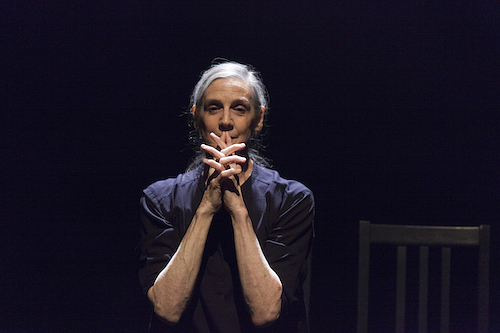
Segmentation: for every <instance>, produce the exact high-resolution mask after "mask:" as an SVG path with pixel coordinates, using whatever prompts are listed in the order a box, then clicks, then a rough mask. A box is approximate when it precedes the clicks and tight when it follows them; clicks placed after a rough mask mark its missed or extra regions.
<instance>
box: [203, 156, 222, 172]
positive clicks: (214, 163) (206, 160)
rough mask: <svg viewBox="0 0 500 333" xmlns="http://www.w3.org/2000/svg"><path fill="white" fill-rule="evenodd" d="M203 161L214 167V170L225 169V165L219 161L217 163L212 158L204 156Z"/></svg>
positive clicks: (220, 170)
mask: <svg viewBox="0 0 500 333" xmlns="http://www.w3.org/2000/svg"><path fill="white" fill-rule="evenodd" d="M203 163H205V164H206V165H208V166H209V167H211V168H213V169H215V171H216V172H222V171H224V170H226V167H225V166H223V165H221V164H220V163H217V162H216V161H215V160H212V159H210V158H204V159H203Z"/></svg>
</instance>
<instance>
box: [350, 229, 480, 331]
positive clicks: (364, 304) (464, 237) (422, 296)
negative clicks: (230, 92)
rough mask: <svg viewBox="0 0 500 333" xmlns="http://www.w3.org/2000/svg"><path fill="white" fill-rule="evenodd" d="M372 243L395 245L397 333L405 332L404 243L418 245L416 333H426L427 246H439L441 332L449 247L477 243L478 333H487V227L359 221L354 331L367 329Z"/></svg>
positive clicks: (446, 311) (446, 312)
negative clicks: (355, 324)
mask: <svg viewBox="0 0 500 333" xmlns="http://www.w3.org/2000/svg"><path fill="white" fill-rule="evenodd" d="M371 244H391V245H395V246H397V273H396V275H397V276H396V294H397V295H396V330H395V331H396V333H403V332H404V331H405V310H406V307H405V303H406V299H405V298H406V289H405V288H406V251H407V246H411V245H414V246H419V248H420V258H419V305H418V332H419V333H426V332H427V319H428V318H427V314H428V310H427V303H428V275H429V272H428V271H429V268H428V266H429V247H430V246H439V247H441V305H440V306H441V311H440V312H441V313H440V325H441V333H448V332H449V327H450V325H449V324H450V266H451V263H450V258H451V247H455V246H477V247H478V248H479V279H478V280H479V281H478V284H479V289H478V291H479V295H478V300H479V302H478V303H479V304H478V332H479V333H486V332H488V319H489V317H488V316H489V251H490V226H489V225H480V226H476V227H451V226H444V227H440V226H417V225H388V224H371V223H370V222H369V221H360V224H359V276H358V322H357V332H358V333H366V332H368V290H369V264H370V245H371Z"/></svg>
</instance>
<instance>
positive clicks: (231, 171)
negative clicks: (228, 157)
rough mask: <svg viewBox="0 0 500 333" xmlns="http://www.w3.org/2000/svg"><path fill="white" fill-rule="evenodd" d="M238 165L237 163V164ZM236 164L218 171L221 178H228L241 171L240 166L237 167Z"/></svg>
mask: <svg viewBox="0 0 500 333" xmlns="http://www.w3.org/2000/svg"><path fill="white" fill-rule="evenodd" d="M238 166H239V165H238ZM238 166H235V167H232V168H229V169H227V170H224V171H222V172H221V173H220V175H221V177H223V178H229V177H231V176H237V175H239V174H240V173H241V167H239V168H238Z"/></svg>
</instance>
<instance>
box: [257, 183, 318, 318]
mask: <svg viewBox="0 0 500 333" xmlns="http://www.w3.org/2000/svg"><path fill="white" fill-rule="evenodd" d="M282 195H283V197H282V202H281V207H280V209H279V215H278V217H277V223H276V224H274V226H273V228H272V230H271V231H270V233H269V234H268V237H267V240H266V243H265V247H264V253H265V255H266V258H267V260H268V261H269V264H270V266H271V267H272V268H273V270H274V271H275V272H276V273H277V274H278V276H279V277H280V279H281V282H282V285H283V296H282V312H283V311H284V312H287V311H292V312H295V311H294V308H295V307H296V306H299V304H302V303H303V302H297V301H298V300H299V299H298V297H302V298H303V293H302V292H303V291H302V289H301V287H302V283H303V282H304V280H305V278H306V276H307V274H308V272H309V271H310V267H308V266H307V265H308V262H307V258H308V256H309V254H310V252H311V249H312V241H313V237H314V226H313V223H314V212H315V206H314V197H313V194H312V192H311V191H310V190H309V189H308V188H307V187H305V186H304V185H302V184H300V183H297V182H292V183H291V184H290V185H289V187H288V188H287V189H286V191H284V193H283V194H282ZM297 310H298V312H299V313H301V312H303V311H302V310H301V309H297ZM291 314H292V313H291Z"/></svg>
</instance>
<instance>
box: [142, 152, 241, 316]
mask: <svg viewBox="0 0 500 333" xmlns="http://www.w3.org/2000/svg"><path fill="white" fill-rule="evenodd" d="M242 147H243V146H234V147H232V148H231V149H229V150H228V152H234V151H235V150H237V149H241V148H242ZM226 159H227V161H228V162H232V163H235V162H244V161H245V159H244V158H242V157H240V156H231V157H227V158H226ZM237 172H238V171H237V170H223V172H220V173H219V172H215V170H214V169H212V170H211V173H210V176H209V177H208V180H207V187H206V189H205V192H204V194H203V198H202V200H201V203H200V205H199V206H198V208H197V210H196V213H195V215H194V217H193V220H192V221H191V223H190V225H189V227H188V229H187V231H186V233H185V235H184V237H183V238H182V240H181V242H180V244H179V247H178V248H177V249H176V251H175V253H174V255H173V256H172V259H171V260H170V261H169V263H168V264H167V266H166V267H165V268H164V269H163V270H162V271H161V272H160V273H159V275H158V277H157V278H156V280H155V282H154V284H153V286H152V287H151V288H149V290H148V293H147V294H148V298H149V299H150V301H151V302H152V304H153V306H154V310H155V313H156V314H157V315H158V316H160V317H161V318H163V319H164V320H166V321H167V322H170V323H176V322H178V321H179V319H180V317H181V316H182V313H183V312H184V310H185V309H186V306H187V304H188V301H189V299H190V297H191V294H192V292H193V288H194V285H195V283H196V279H197V276H198V273H199V270H200V266H201V262H202V257H203V251H204V249H205V243H206V240H207V235H208V232H209V230H210V225H211V223H212V219H213V216H214V215H215V213H216V212H217V211H218V210H219V209H220V207H221V205H222V195H221V181H222V180H223V179H224V177H227V176H231V175H233V174H234V173H237Z"/></svg>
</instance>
